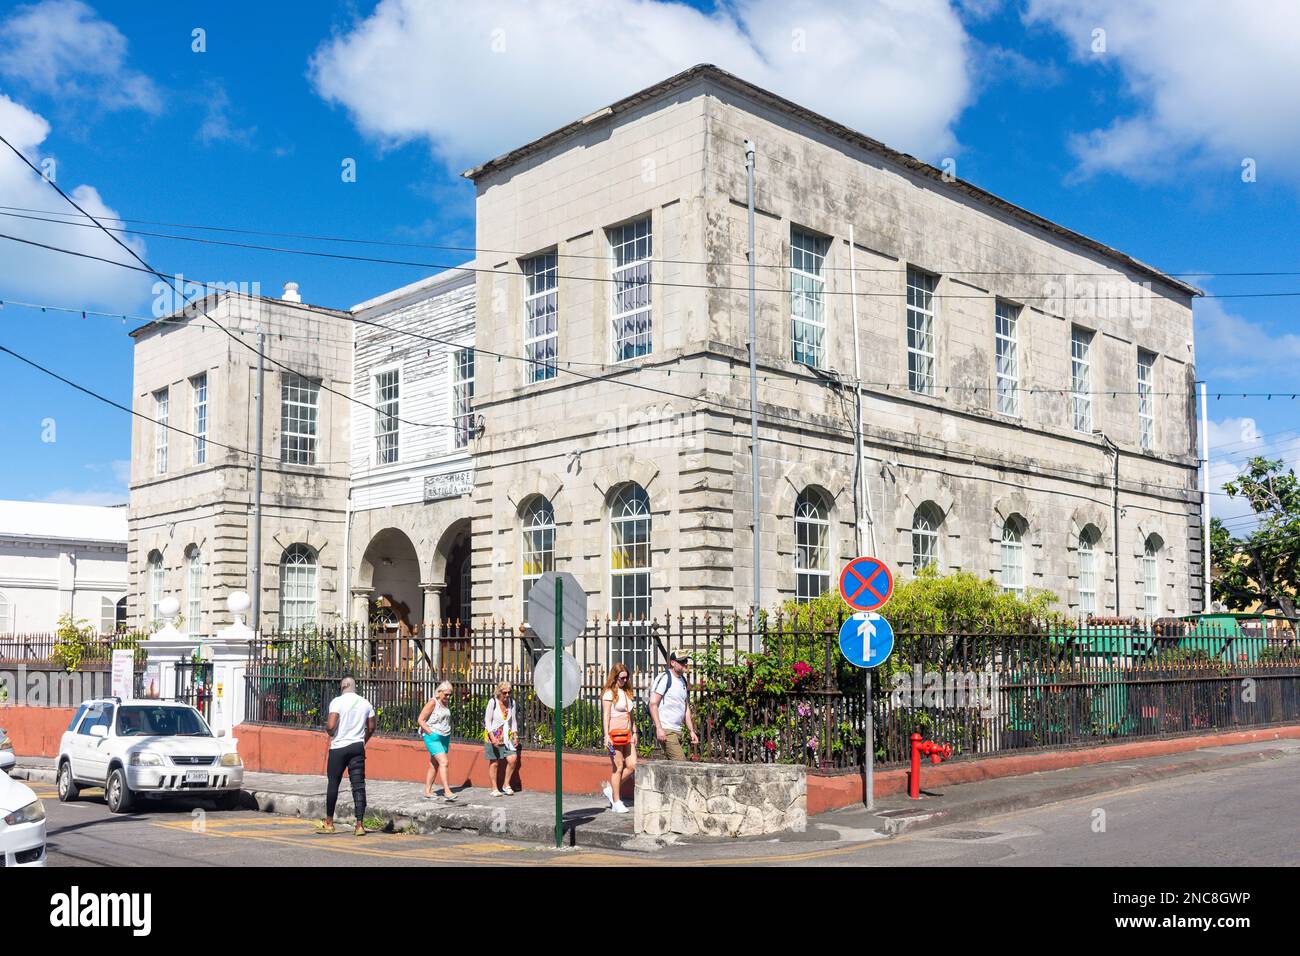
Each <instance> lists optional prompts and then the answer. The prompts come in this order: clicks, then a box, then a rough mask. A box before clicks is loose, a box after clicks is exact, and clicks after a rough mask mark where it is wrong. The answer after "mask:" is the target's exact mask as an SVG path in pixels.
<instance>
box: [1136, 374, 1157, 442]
mask: <svg viewBox="0 0 1300 956" xmlns="http://www.w3.org/2000/svg"><path fill="white" fill-rule="evenodd" d="M1155 377H1156V354H1155V353H1154V352H1148V351H1147V350H1146V349H1138V369H1137V384H1138V388H1137V392H1138V445H1139V446H1140V447H1141V448H1142V450H1143V451H1151V450H1152V449H1154V448H1155V446H1156V396H1155V392H1154V391H1153V389H1154V386H1155Z"/></svg>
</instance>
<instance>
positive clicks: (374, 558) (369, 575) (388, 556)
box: [353, 528, 424, 636]
mask: <svg viewBox="0 0 1300 956" xmlns="http://www.w3.org/2000/svg"><path fill="white" fill-rule="evenodd" d="M353 597H354V599H360V600H364V601H365V602H366V606H365V608H364V617H360V618H359V619H361V620H366V621H378V622H380V623H381V624H382V625H383V626H384V627H385V629H387V630H391V631H392V632H393V633H394V634H399V635H401V636H409V635H410V634H412V633H413V632H415V630H416V629H418V628H419V626H420V623H421V621H422V619H423V615H424V595H423V594H422V593H421V590H420V559H419V556H418V554H417V553H416V550H415V545H413V544H412V543H411V539H410V538H408V537H407V536H406V533H405V532H403V531H401V530H399V529H397V528H385V529H383V530H382V531H380V532H378V533H377V534H375V536H374V537H373V538H371V539H370V543H369V544H368V545H366V550H365V554H364V556H363V557H362V559H361V564H360V566H359V567H358V568H357V581H356V586H355V587H354V588H353ZM360 600H358V601H357V603H358V604H359V603H360ZM362 610H363V609H362V608H360V607H357V608H354V612H353V616H354V617H358V615H359V613H360V612H361V611H362Z"/></svg>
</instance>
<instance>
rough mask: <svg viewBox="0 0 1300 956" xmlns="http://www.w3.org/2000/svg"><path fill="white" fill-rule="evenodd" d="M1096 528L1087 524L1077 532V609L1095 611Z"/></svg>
mask: <svg viewBox="0 0 1300 956" xmlns="http://www.w3.org/2000/svg"><path fill="white" fill-rule="evenodd" d="M1099 540H1100V535H1099V534H1098V533H1097V529H1096V528H1094V527H1093V526H1092V525H1088V526H1087V527H1086V528H1084V529H1083V530H1082V531H1080V532H1079V611H1080V612H1081V613H1083V614H1096V613H1097V542H1098V541H1099Z"/></svg>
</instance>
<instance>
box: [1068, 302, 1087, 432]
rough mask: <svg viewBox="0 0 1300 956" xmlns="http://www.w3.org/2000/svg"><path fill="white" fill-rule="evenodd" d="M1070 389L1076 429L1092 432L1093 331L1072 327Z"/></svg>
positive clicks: (1077, 430)
mask: <svg viewBox="0 0 1300 956" xmlns="http://www.w3.org/2000/svg"><path fill="white" fill-rule="evenodd" d="M1070 391H1071V393H1072V397H1073V403H1074V430H1075V431H1076V432H1083V433H1085V434H1088V435H1091V434H1092V333H1091V332H1089V331H1088V330H1087V329H1081V328H1078V327H1077V326H1075V327H1072V328H1071V329H1070Z"/></svg>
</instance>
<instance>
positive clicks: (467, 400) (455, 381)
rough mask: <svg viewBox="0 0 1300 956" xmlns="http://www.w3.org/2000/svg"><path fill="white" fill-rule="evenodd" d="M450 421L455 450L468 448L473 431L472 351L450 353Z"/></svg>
mask: <svg viewBox="0 0 1300 956" xmlns="http://www.w3.org/2000/svg"><path fill="white" fill-rule="evenodd" d="M451 421H452V424H453V425H454V426H455V428H454V430H453V437H452V441H453V444H454V445H455V447H456V448H466V447H468V446H469V440H470V439H471V438H473V437H474V431H475V429H474V350H473V349H456V351H454V352H452V353H451Z"/></svg>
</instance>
